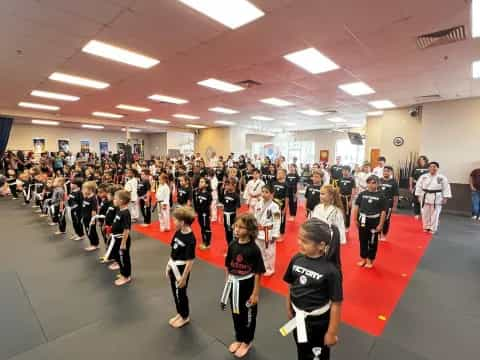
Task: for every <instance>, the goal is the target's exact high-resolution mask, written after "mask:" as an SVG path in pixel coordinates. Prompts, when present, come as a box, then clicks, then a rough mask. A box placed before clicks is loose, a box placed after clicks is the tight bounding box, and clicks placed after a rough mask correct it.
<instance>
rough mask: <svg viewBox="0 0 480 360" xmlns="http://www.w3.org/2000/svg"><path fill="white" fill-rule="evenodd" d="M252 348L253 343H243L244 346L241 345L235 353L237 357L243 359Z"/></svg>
mask: <svg viewBox="0 0 480 360" xmlns="http://www.w3.org/2000/svg"><path fill="white" fill-rule="evenodd" d="M251 347H252V343H250V344H245V343H242V345H240V347H239V348H238V350H237V351H236V352H235V356H236V357H238V358H243V357H244V356H245V355H247V354H248V351H249V350H250V348H251Z"/></svg>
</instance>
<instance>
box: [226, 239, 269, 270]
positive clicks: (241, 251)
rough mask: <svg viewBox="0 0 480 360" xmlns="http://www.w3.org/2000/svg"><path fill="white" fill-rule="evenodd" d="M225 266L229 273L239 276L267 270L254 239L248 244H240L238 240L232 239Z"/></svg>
mask: <svg viewBox="0 0 480 360" xmlns="http://www.w3.org/2000/svg"><path fill="white" fill-rule="evenodd" d="M225 266H226V268H227V270H228V273H229V274H232V275H237V276H245V275H248V274H263V273H264V272H265V264H264V263H263V258H262V253H261V251H260V248H259V247H258V245H257V244H256V243H255V242H254V241H250V242H248V243H246V244H240V243H239V242H238V240H234V241H232V242H231V243H230V245H228V252H227V256H226V258H225Z"/></svg>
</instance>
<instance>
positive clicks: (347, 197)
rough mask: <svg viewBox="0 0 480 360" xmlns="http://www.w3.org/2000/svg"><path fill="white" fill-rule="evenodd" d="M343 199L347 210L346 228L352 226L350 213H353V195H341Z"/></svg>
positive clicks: (344, 207)
mask: <svg viewBox="0 0 480 360" xmlns="http://www.w3.org/2000/svg"><path fill="white" fill-rule="evenodd" d="M340 198H341V199H342V205H343V209H344V210H345V217H344V220H345V229H348V228H350V215H351V214H352V206H351V204H350V200H352V195H340Z"/></svg>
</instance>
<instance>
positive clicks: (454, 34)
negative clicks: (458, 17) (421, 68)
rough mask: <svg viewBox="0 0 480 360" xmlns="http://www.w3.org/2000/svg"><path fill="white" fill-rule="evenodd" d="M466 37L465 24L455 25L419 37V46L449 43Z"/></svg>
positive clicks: (423, 47) (425, 46)
mask: <svg viewBox="0 0 480 360" xmlns="http://www.w3.org/2000/svg"><path fill="white" fill-rule="evenodd" d="M465 39H466V35H465V26H464V25H461V26H455V27H453V28H450V29H445V30H440V31H436V32H433V33H430V34H424V35H420V36H418V37H417V46H418V47H419V48H420V49H426V48H429V47H432V46H438V45H444V44H449V43H453V42H457V41H462V40H465Z"/></svg>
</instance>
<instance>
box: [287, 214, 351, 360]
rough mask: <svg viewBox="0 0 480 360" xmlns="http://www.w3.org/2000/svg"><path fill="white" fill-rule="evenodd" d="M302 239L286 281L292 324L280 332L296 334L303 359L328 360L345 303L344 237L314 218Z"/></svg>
mask: <svg viewBox="0 0 480 360" xmlns="http://www.w3.org/2000/svg"><path fill="white" fill-rule="evenodd" d="M298 238H299V242H298V243H299V250H300V253H299V254H297V255H295V256H294V257H293V258H292V260H291V261H290V264H289V265H288V268H287V271H286V272H285V275H284V278H283V280H284V281H285V282H287V283H288V284H289V285H290V295H289V296H288V297H287V314H288V318H289V319H290V321H289V322H288V323H287V324H285V325H284V326H283V327H282V328H281V329H280V332H281V333H282V335H284V336H286V335H287V334H288V333H290V332H291V331H292V330H293V331H294V339H295V343H296V344H297V357H298V359H299V360H328V359H330V347H331V346H334V345H335V344H336V343H337V341H338V336H337V335H338V331H339V326H340V318H341V303H342V301H343V290H342V274H341V265H340V234H339V232H338V228H337V227H336V226H335V225H329V224H328V223H326V222H324V221H322V220H320V219H315V218H314V219H309V220H307V221H306V222H305V223H304V224H303V225H302V226H301V228H300V231H299V234H298ZM302 324H304V326H303V325H302ZM297 325H298V326H297Z"/></svg>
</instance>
